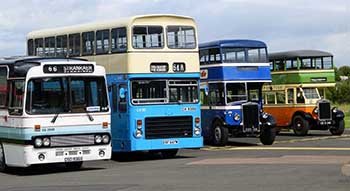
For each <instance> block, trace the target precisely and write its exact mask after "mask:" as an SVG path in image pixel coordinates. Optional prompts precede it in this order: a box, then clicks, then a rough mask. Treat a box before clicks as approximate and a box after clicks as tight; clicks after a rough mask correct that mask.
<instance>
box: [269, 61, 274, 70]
mask: <svg viewBox="0 0 350 191" xmlns="http://www.w3.org/2000/svg"><path fill="white" fill-rule="evenodd" d="M273 66H274V65H273V62H270V70H271V71H273V70H274V67H273Z"/></svg>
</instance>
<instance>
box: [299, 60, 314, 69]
mask: <svg viewBox="0 0 350 191" xmlns="http://www.w3.org/2000/svg"><path fill="white" fill-rule="evenodd" d="M300 68H301V69H313V68H314V67H312V62H311V58H304V59H302V60H301V67H300Z"/></svg>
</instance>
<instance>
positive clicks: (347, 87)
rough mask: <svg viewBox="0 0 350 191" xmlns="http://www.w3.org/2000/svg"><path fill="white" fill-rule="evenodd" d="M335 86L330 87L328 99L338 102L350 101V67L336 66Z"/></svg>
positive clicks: (345, 102) (346, 102)
mask: <svg viewBox="0 0 350 191" xmlns="http://www.w3.org/2000/svg"><path fill="white" fill-rule="evenodd" d="M335 80H336V86H335V88H329V89H328V91H327V95H326V97H327V99H329V100H331V101H332V102H333V103H337V104H349V103H350V67H349V66H342V67H340V68H335Z"/></svg>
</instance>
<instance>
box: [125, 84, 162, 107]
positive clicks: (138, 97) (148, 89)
mask: <svg viewBox="0 0 350 191" xmlns="http://www.w3.org/2000/svg"><path fill="white" fill-rule="evenodd" d="M131 86H132V103H133V104H142V103H166V102H167V92H166V89H167V88H166V81H165V80H158V81H146V80H142V81H141V80H140V81H136V80H135V81H133V82H132V83H131Z"/></svg>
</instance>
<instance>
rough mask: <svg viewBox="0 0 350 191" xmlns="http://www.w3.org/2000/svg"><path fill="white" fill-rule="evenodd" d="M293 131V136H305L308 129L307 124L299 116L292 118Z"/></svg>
mask: <svg viewBox="0 0 350 191" xmlns="http://www.w3.org/2000/svg"><path fill="white" fill-rule="evenodd" d="M292 128H293V131H294V134H295V135H298V136H305V135H307V132H308V131H309V129H310V124H309V122H308V121H307V120H306V119H304V117H302V116H300V115H296V116H294V118H293V126H292Z"/></svg>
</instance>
